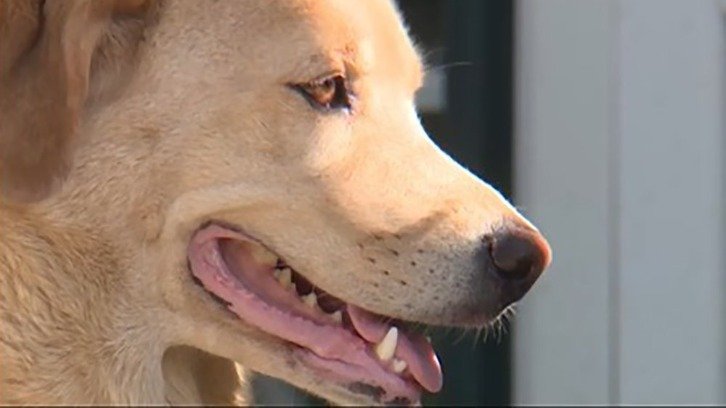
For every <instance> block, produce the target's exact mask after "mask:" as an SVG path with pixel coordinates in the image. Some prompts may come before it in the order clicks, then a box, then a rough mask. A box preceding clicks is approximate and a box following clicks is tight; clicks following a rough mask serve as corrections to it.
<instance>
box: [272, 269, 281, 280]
mask: <svg viewBox="0 0 726 408" xmlns="http://www.w3.org/2000/svg"><path fill="white" fill-rule="evenodd" d="M280 272H282V270H280V269H275V270H274V271H272V275H273V276H274V277H275V279H280Z"/></svg>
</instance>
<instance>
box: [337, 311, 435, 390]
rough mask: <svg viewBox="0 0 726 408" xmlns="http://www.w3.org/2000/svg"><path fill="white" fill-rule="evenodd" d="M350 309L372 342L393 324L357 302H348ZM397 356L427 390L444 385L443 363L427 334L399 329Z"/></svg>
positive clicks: (358, 328) (357, 326) (357, 325)
mask: <svg viewBox="0 0 726 408" xmlns="http://www.w3.org/2000/svg"><path fill="white" fill-rule="evenodd" d="M347 310H348V315H349V316H350V320H351V322H352V323H353V326H354V327H355V330H356V331H357V332H358V334H360V336H361V337H363V338H364V339H365V340H366V341H368V342H370V343H378V342H379V341H381V340H383V337H384V336H385V335H386V333H387V332H388V330H389V329H390V327H391V326H390V325H389V324H386V323H385V322H383V321H382V320H383V318H381V317H379V316H376V315H374V314H373V313H371V312H368V311H366V310H363V309H360V308H357V307H355V306H353V305H348V306H347ZM395 356H396V357H398V358H399V359H401V360H403V361H405V362H406V363H407V364H408V369H409V371H410V372H411V375H413V378H415V379H416V381H418V383H419V384H421V386H422V387H424V388H425V389H426V390H428V391H429V392H437V391H439V390H441V385H442V384H443V376H442V374H441V365H439V359H438V358H437V357H436V353H435V352H434V349H433V347H431V343H429V342H428V340H426V339H425V338H424V337H423V336H421V335H420V334H416V333H403V332H402V331H401V330H399V332H398V344H397V346H396V352H395Z"/></svg>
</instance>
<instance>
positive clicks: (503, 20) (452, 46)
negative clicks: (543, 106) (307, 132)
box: [253, 0, 513, 406]
mask: <svg viewBox="0 0 726 408" xmlns="http://www.w3.org/2000/svg"><path fill="white" fill-rule="evenodd" d="M399 5H400V7H401V11H402V12H403V14H404V17H405V18H406V20H407V23H408V25H409V27H410V33H411V35H412V36H413V38H414V39H415V40H416V42H417V43H418V45H419V47H420V48H421V50H422V51H423V53H424V56H425V58H426V62H427V65H428V67H429V70H437V69H439V70H440V69H443V70H445V72H446V73H447V89H448V92H447V96H446V99H447V109H446V112H442V113H440V114H423V115H421V116H422V121H423V123H424V127H426V129H427V131H428V132H429V134H430V135H431V137H432V138H433V139H434V140H435V141H436V142H437V143H438V144H439V145H440V146H441V147H442V148H443V149H444V150H445V151H447V152H448V153H449V154H451V155H452V157H454V158H455V159H456V160H458V161H459V162H460V163H462V164H463V165H464V166H465V167H467V168H468V169H470V170H471V171H472V172H474V173H476V174H477V175H479V176H480V177H482V178H483V179H484V180H486V181H487V182H489V183H491V184H492V185H493V186H495V187H496V188H498V189H499V190H500V191H501V192H502V193H503V194H504V195H505V196H509V194H510V192H511V191H512V185H511V180H512V178H511V174H512V172H511V165H512V160H511V156H512V29H513V27H512V24H513V2H512V1H510V0H448V1H447V0H399ZM461 334H462V332H461V331H456V330H454V331H448V330H443V329H439V330H434V331H433V339H434V345H435V348H436V350H437V353H438V355H439V357H440V358H441V362H442V366H443V369H444V389H443V390H442V391H441V392H440V393H439V394H437V395H427V396H426V397H425V398H424V405H474V406H477V405H508V404H510V402H511V397H510V392H511V367H510V359H511V356H510V339H509V337H508V336H506V335H504V336H490V337H489V339H488V341H486V342H485V341H484V340H483V339H482V338H481V337H480V338H479V340H478V341H475V340H474V336H473V333H472V334H469V335H467V336H465V337H464V338H463V339H462V336H461ZM457 340H459V341H458V342H457ZM253 384H254V385H256V386H255V396H256V398H257V399H256V400H257V402H258V403H269V404H282V405H290V404H316V405H324V403H323V402H322V401H321V400H319V399H316V398H313V397H309V396H306V395H305V394H303V393H302V392H300V391H297V390H295V389H293V388H292V387H290V386H288V385H285V384H284V383H282V382H280V381H277V380H272V379H269V378H262V377H260V378H258V379H256V380H255V382H254V383H253Z"/></svg>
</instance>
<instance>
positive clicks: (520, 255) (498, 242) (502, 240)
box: [485, 225, 551, 305]
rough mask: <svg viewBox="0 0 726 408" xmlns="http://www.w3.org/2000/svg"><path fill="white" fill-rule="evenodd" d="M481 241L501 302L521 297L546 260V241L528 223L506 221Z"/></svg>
mask: <svg viewBox="0 0 726 408" xmlns="http://www.w3.org/2000/svg"><path fill="white" fill-rule="evenodd" d="M485 241H486V242H487V245H488V249H489V256H490V257H491V261H492V264H493V266H494V268H493V269H494V272H495V274H496V277H497V280H498V281H499V283H500V285H501V288H502V291H501V295H502V297H503V298H502V299H501V302H502V304H505V305H508V304H510V303H512V302H516V301H517V300H519V299H521V298H522V296H524V294H525V293H527V291H528V290H529V289H530V288H531V287H532V285H533V284H534V282H535V281H536V280H537V278H539V276H540V275H541V274H542V271H544V269H545V268H546V267H547V265H549V263H550V258H551V251H550V247H549V244H548V243H547V241H546V240H545V239H544V237H542V235H540V234H539V233H538V232H536V231H534V230H532V229H530V228H529V227H526V226H519V225H510V226H508V227H506V228H502V229H500V230H499V231H497V232H495V233H494V234H492V235H489V236H487V237H486V238H485Z"/></svg>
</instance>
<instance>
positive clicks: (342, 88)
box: [293, 75, 351, 110]
mask: <svg viewBox="0 0 726 408" xmlns="http://www.w3.org/2000/svg"><path fill="white" fill-rule="evenodd" d="M293 88H294V89H296V90H297V91H299V92H300V93H301V94H302V95H303V96H304V97H305V99H307V101H308V102H310V104H311V105H313V107H315V108H318V109H324V110H340V109H344V110H350V108H351V101H350V100H351V95H350V92H349V91H348V88H347V84H346V81H345V78H343V77H342V76H341V75H334V76H329V77H326V78H323V79H320V80H316V81H312V82H307V83H304V84H297V85H293Z"/></svg>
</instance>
